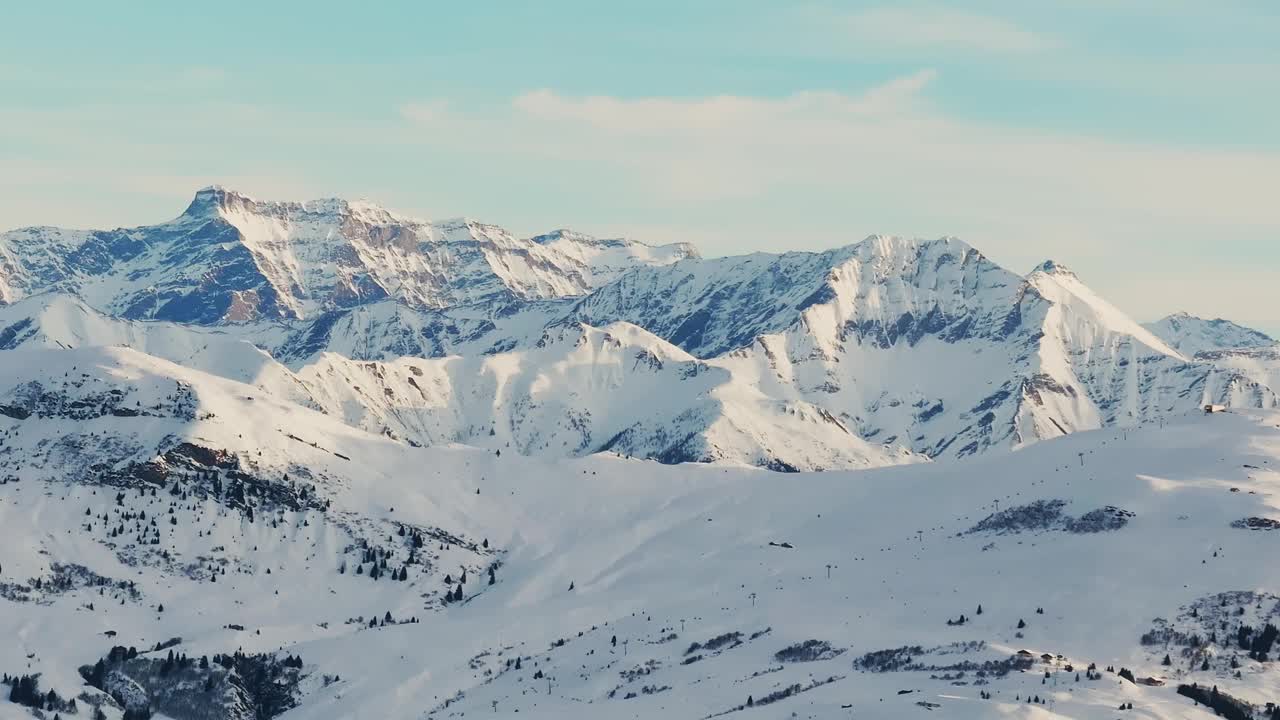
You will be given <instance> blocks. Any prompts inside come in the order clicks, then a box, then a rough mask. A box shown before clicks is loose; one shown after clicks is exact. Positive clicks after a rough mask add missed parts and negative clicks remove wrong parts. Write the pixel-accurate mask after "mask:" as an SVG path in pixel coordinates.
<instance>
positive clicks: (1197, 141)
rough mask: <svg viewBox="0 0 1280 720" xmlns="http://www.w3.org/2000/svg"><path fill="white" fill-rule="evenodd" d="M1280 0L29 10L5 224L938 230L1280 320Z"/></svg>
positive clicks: (738, 244)
mask: <svg viewBox="0 0 1280 720" xmlns="http://www.w3.org/2000/svg"><path fill="white" fill-rule="evenodd" d="M1277 37H1280V4H1277V3H1276V2H1274V0H1257V1H1256V2H1243V1H1240V2H1237V1H1233V0H1219V1H1218V2H1214V3H1204V2H1189V1H1187V2H1184V1H1183V0H1038V1H1037V2H1024V1H1021V0H1019V1H1013V0H1003V1H997V0H989V1H983V0H970V1H966V2H941V1H939V2H933V3H915V2H889V1H888V0H885V2H813V3H807V2H758V1H757V0H723V1H722V0H675V1H668V0H646V1H645V2H626V1H618V2H607V3H601V2H598V1H590V2H588V1H582V2H578V1H576V0H575V1H568V0H566V1H560V0H542V1H540V2H517V1H515V0H511V1H508V2H471V3H467V2H453V3H441V2H389V1H388V2H376V3H352V2H349V1H347V2H329V1H328V0H313V1H312V2H306V3H298V2H287V1H283V0H281V1H278V2H271V3H262V2H241V1H239V0H221V1H220V2H218V3H172V2H143V1H141V0H133V1H132V2H122V3H100V2H80V1H78V0H68V1H66V2H60V3H11V4H9V6H7V7H5V8H4V9H3V10H2V11H0V228H3V229H7V228H12V227H20V226H26V225H61V226H72V227H104V228H110V227H120V226H130V225H139V224H146V223H154V222H160V221H163V220H165V219H169V218H171V217H174V216H176V215H177V214H178V213H179V212H181V210H182V208H183V207H184V206H185V204H186V202H187V201H189V199H190V197H191V195H192V194H193V193H194V192H195V190H196V189H198V188H200V187H203V186H206V185H209V184H214V183H219V184H222V185H226V186H228V187H231V188H234V189H237V190H240V191H242V192H245V193H248V194H250V195H253V196H255V197H261V198H264V199H274V200H305V199H311V198H317V197H332V196H340V197H351V198H354V197H362V198H367V199H370V200H373V201H375V202H378V203H380V204H382V205H385V206H388V207H391V208H394V209H396V210H399V211H402V212H405V213H407V214H411V215H416V216H420V217H425V218H431V219H444V218H451V217H458V216H468V217H473V218H477V219H480V220H483V221H485V222H491V223H496V224H499V225H502V226H504V227H507V228H509V229H511V230H512V231H513V232H516V233H518V234H521V235H532V234H536V233H539V232H544V231H546V230H549V229H553V228H558V227H572V228H574V229H577V230H580V231H583V232H588V233H591V234H595V235H601V236H618V235H626V236H630V237H634V238H636V239H639V240H643V241H646V242H650V243H663V242H674V241H689V242H693V243H695V244H696V245H697V246H698V247H699V249H700V250H701V251H702V253H703V254H704V255H707V256H717V255H731V254H740V253H748V252H756V251H771V252H777V251H785V250H815V249H824V248H829V247H833V246H837V245H844V244H848V243H852V242H856V241H858V240H861V239H862V238H864V237H866V236H868V235H871V234H895V235H906V236H913V237H922V238H934V237H940V236H943V235H954V236H958V237H960V238H962V239H963V240H965V241H967V242H969V243H970V244H972V245H974V246H975V247H977V248H979V249H980V250H981V251H983V253H984V254H986V255H987V256H988V257H990V258H992V259H993V260H995V261H996V262H998V263H1001V264H1003V265H1005V266H1007V267H1009V268H1010V269H1013V270H1016V271H1019V272H1027V271H1029V270H1030V269H1031V268H1032V267H1033V266H1035V265H1036V264H1038V263H1039V262H1040V261H1042V260H1044V259H1046V258H1052V259H1054V260H1056V261H1058V262H1059V263H1061V264H1064V265H1066V266H1068V267H1070V268H1072V269H1073V270H1074V271H1075V272H1076V273H1077V274H1078V275H1080V276H1081V278H1082V279H1083V280H1084V281H1085V282H1086V283H1088V284H1089V285H1091V286H1092V287H1094V288H1095V289H1096V290H1098V291H1099V292H1100V293H1101V294H1103V295H1104V296H1105V297H1107V298H1109V299H1110V300H1111V301H1112V302H1114V303H1115V304H1116V305H1118V306H1119V307H1120V308H1121V309H1123V310H1125V311H1127V312H1129V313H1130V314H1132V315H1133V316H1135V317H1136V318H1137V319H1139V320H1150V319H1155V318H1157V317H1159V316H1162V315H1164V314H1167V313H1169V312H1173V311H1178V310H1183V311H1187V312H1191V313H1194V314H1199V315H1205V316H1215V317H1217V316H1221V317H1228V318H1231V319H1233V320H1236V321H1239V322H1242V323H1245V324H1249V325H1252V326H1254V327H1258V328H1260V329H1263V330H1266V331H1268V332H1271V333H1273V334H1276V335H1280V120H1278V119H1277V118H1278V117H1280V43H1278V42H1276V38H1277Z"/></svg>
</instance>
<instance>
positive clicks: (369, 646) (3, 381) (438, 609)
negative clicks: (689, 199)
mask: <svg viewBox="0 0 1280 720" xmlns="http://www.w3.org/2000/svg"><path fill="white" fill-rule="evenodd" d="M0 258H3V262H2V265H0V289H2V291H3V299H4V303H3V304H2V305H0V637H2V638H5V642H0V685H2V687H0V690H2V691H3V693H0V720H30V718H32V717H36V718H42V719H43V720H50V718H74V717H81V716H83V717H88V718H92V719H93V720H102V719H105V720H138V719H140V718H148V717H156V718H162V719H163V718H172V719H173V720H272V719H273V718H276V717H283V718H284V719H285V720H289V719H290V718H296V719H298V720H306V719H309V718H315V719H316V720H332V719H334V718H353V719H355V718H389V719H392V720H399V719H400V718H406V719H408V718H413V719H432V720H434V719H439V720H444V719H445V718H466V717H476V716H485V717H487V716H495V717H518V718H530V717H532V718H548V719H551V718H555V719H556V720H561V719H567V720H574V719H577V718H581V719H583V720H587V719H588V718H589V719H591V720H596V719H599V718H603V719H605V720H615V719H619V720H620V719H621V718H652V717H670V718H679V719H680V720H684V719H685V718H688V719H690V720H695V719H696V720H707V719H709V718H720V717H724V718H730V720H738V719H739V718H741V720H756V719H759V720H764V719H766V718H780V717H786V718H811V719H817V718H822V719H824V720H825V719H827V718H848V717H856V718H881V719H889V718H902V717H910V716H912V715H923V714H929V713H932V712H934V711H936V713H937V715H938V716H939V717H948V718H959V719H961V720H969V719H973V718H988V717H1025V718H1045V719H1046V720H1051V719H1054V718H1087V719H1093V718H1096V719H1098V720H1102V719H1106V720H1113V719H1114V718H1116V717H1121V718H1127V717H1143V718H1154V719H1157V720H1172V719H1173V718H1192V719H1193V720H1195V719H1199V718H1206V719H1207V718H1210V717H1214V716H1215V714H1216V715H1217V716H1226V717H1238V718H1245V717H1256V718H1275V717H1280V712H1278V711H1276V710H1275V706H1274V705H1270V706H1269V705H1268V704H1269V703H1274V702H1275V701H1277V700H1280V665H1278V664H1277V661H1276V657H1277V655H1278V654H1280V647H1276V646H1275V643H1276V641H1277V640H1278V639H1280V630H1277V629H1276V627H1277V625H1280V574H1278V571H1277V569H1276V565H1275V563H1274V562H1271V558H1272V557H1273V555H1274V551H1275V548H1274V547H1273V545H1274V541H1275V538H1276V537H1277V535H1276V533H1277V532H1280V399H1278V398H1277V394H1276V390H1277V389H1278V388H1280V347H1277V346H1276V344H1275V343H1273V342H1271V341H1270V340H1269V338H1266V337H1265V336H1262V335H1261V334H1260V333H1256V332H1253V331H1249V330H1247V329H1244V328H1240V327H1239V326H1235V325H1232V324H1230V323H1228V322H1226V321H1203V320H1199V319H1196V318H1191V317H1189V316H1185V315H1178V316H1170V317H1169V318H1166V319H1165V320H1162V321H1160V322H1157V323H1153V324H1150V325H1148V326H1143V325H1140V324H1139V323H1137V322H1135V321H1134V320H1132V319H1130V318H1128V317H1127V316H1126V315H1125V314H1124V313H1123V312H1121V311H1120V310H1118V309H1117V308H1115V307H1114V306H1112V305H1111V304H1109V303H1108V302H1107V301H1106V300H1104V299H1103V298H1101V297H1099V296H1098V294H1097V293H1095V292H1094V291H1092V290H1091V289H1090V288H1089V287H1088V286H1087V285H1086V284H1085V283H1084V282H1083V281H1082V280H1081V279H1080V278H1079V277H1077V276H1076V275H1075V274H1074V273H1072V272H1071V271H1070V270H1068V269H1067V268H1066V267H1065V266H1063V265H1062V264H1060V263H1056V262H1052V261H1048V262H1045V263H1043V264H1041V265H1040V266H1038V267H1036V268H1034V269H1033V270H1032V271H1031V272H1030V273H1028V274H1026V275H1022V274H1019V273H1017V272H1013V271H1011V270H1009V269H1006V268H1003V267H1001V266H999V265H997V264H996V263H994V262H992V261H991V260H989V259H988V258H986V257H985V256H983V255H982V253H981V252H980V251H978V250H977V249H975V248H974V247H971V246H969V245H968V244H966V243H964V242H962V241H960V240H958V239H955V238H941V239H938V240H930V241H922V240H911V239H904V238H893V237H882V236H874V237H871V238H868V239H866V240H863V241H861V242H857V243H853V244H850V245H848V246H846V247H841V248H837V249H834V250H829V251H826V252H817V253H808V252H791V253H785V254H779V255H771V254H756V255H750V256H745V257H731V258H712V259H704V258H701V257H699V256H698V255H697V253H696V252H695V251H694V250H693V249H692V248H691V247H689V246H685V245H673V246H664V247H651V246H648V245H644V244H643V243H640V242H636V241H632V240H601V239H597V238H592V237H590V236H587V235H582V234H579V233H575V232H572V231H568V230H559V231H555V232H553V233H548V234H546V235H542V236H537V237H532V238H527V239H522V238H519V237H517V236H516V235H514V234H512V233H510V232H507V231H505V230H503V229H501V228H498V227H496V226H492V225H484V224H481V223H475V222H471V221H456V222H442V223H436V222H427V221H422V220H414V219H410V218H405V217H403V216H401V215H399V214H396V213H393V212H390V211H387V210H384V209H381V208H378V207H376V206H374V205H371V204H368V203H355V202H346V201H340V200H326V201H316V202H309V203H277V202H262V201H257V200H253V199H250V198H248V197H246V196H244V195H241V194H238V193H235V192H232V191H229V190H224V189H220V188H211V189H207V190H202V191H200V192H199V193H197V195H196V198H195V200H194V201H193V202H192V203H191V206H190V207H189V208H188V209H187V211H186V212H184V213H183V214H182V215H181V216H179V217H178V218H177V219H175V220H173V221H171V222H168V223H162V224H160V225H154V226H147V227H142V228H132V229H122V230H111V231H71V230H58V229H53V228H28V229H21V230H15V231H11V232H8V233H4V234H3V235H0ZM1204 405H1220V406H1224V407H1223V408H1217V409H1219V410H1222V411H1220V412H1212V413H1205V412H1204V411H1203V406H1204ZM1012 450H1017V452H1010V451H1012ZM961 458H963V459H964V460H963V461H960V459H961ZM770 470H782V471H800V472H794V473H788V474H782V473H779V472H771V471H770ZM811 470H822V471H823V472H820V473H818V472H805V471H811ZM6 700H8V702H6ZM1210 708H1212V710H1211V709H1210Z"/></svg>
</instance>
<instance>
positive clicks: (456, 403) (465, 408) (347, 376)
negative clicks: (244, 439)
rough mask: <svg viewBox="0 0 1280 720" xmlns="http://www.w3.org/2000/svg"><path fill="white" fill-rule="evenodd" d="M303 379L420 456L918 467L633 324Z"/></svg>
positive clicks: (330, 367)
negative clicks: (433, 449) (454, 447)
mask: <svg viewBox="0 0 1280 720" xmlns="http://www.w3.org/2000/svg"><path fill="white" fill-rule="evenodd" d="M298 376H299V378H300V380H301V382H302V383H303V384H304V385H305V386H306V387H307V388H309V390H310V392H311V395H312V397H314V398H315V400H316V402H317V403H318V404H319V405H320V406H321V407H324V408H327V409H329V410H330V412H331V413H332V414H334V415H335V416H336V417H342V418H343V419H344V420H345V421H346V422H347V423H348V424H351V425H353V426H356V427H361V428H364V429H366V430H369V431H370V432H377V433H381V434H385V435H388V436H391V437H396V438H401V439H405V440H407V441H408V442H410V443H412V444H417V445H439V444H445V443H450V442H456V443H463V444H467V445H473V446H478V447H486V448H494V449H497V450H499V451H504V452H516V453H520V454H522V455H551V456H566V455H568V456H578V455H585V454H590V453H595V452H611V453H619V454H623V455H627V456H631V457H640V458H654V459H659V460H661V461H663V462H668V463H672V462H729V463H735V464H747V465H762V466H767V467H772V468H775V469H787V470H796V469H800V470H820V469H829V468H838V467H843V468H850V467H867V466H882V465H889V464H894V463H897V462H909V461H911V460H913V459H917V460H918V459H919V458H913V457H912V456H911V454H910V453H907V452H904V451H902V450H900V449H894V448H890V447H881V446H880V445H874V444H871V443H868V442H865V441H863V440H862V439H861V438H859V437H858V436H857V435H855V434H854V433H853V432H852V431H851V430H850V429H849V428H847V427H845V426H844V425H843V423H841V422H840V421H838V420H837V419H835V418H833V417H831V416H830V415H829V414H827V413H826V412H824V411H822V410H820V409H819V408H817V407H815V406H813V405H812V404H811V403H807V402H804V401H790V402H783V401H780V400H778V399H775V398H772V397H769V396H767V395H766V394H764V393H762V392H759V391H758V390H756V389H755V388H753V387H750V386H749V385H746V384H744V383H742V382H739V381H737V380H736V379H735V378H734V377H733V376H732V375H731V373H730V372H729V371H727V370H725V369H723V368H719V367H715V366H713V365H710V364H708V363H706V362H703V361H699V360H697V359H695V358H693V357H692V356H690V355H688V354H687V353H685V352H684V351H682V350H680V349H679V348H676V347H674V346H672V345H671V344H669V343H667V342H665V341H663V340H662V339H660V338H657V337H655V336H653V335H651V334H649V333H648V332H645V331H644V330H641V329H640V328H637V327H635V326H634V325H630V324H627V323H615V324H613V325H610V326H608V327H605V328H593V327H591V326H587V325H581V324H577V323H569V324H565V325H556V326H551V327H548V328H547V329H546V330H545V331H544V332H543V334H542V336H541V337H540V338H539V339H538V341H537V342H536V343H534V345H533V346H532V347H530V348H528V349H520V350H514V351H510V352H503V353H497V354H492V355H485V356H479V357H472V358H467V357H458V356H455V357H448V358H441V359H431V360H421V359H409V358H402V359H399V360H396V361H392V362H353V361H351V360H349V359H347V358H346V357H343V356H340V355H334V354H329V355H325V356H324V357H322V358H320V359H319V360H317V361H316V362H313V363H310V364H308V365H306V366H305V367H303V368H302V369H300V370H299V371H298Z"/></svg>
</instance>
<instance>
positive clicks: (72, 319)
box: [0, 187, 1280, 470]
mask: <svg viewBox="0 0 1280 720" xmlns="http://www.w3.org/2000/svg"><path fill="white" fill-rule="evenodd" d="M0 258H3V265H2V266H0V297H3V298H4V299H5V300H6V302H7V303H8V305H7V306H6V307H4V308H2V309H0V347H6V348H16V347H25V346H42V347H57V346H62V347H82V346H85V345H124V346H126V347H131V348H134V349H137V350H141V351H143V352H147V353H151V354H154V355H156V356H158V357H161V358H164V359H168V360H171V361H174V362H179V363H184V364H188V365H194V366H196V367H199V368H200V369H203V370H206V371H209V372H212V373H213V374H216V375H221V376H223V377H228V378H231V379H235V380H240V381H251V382H254V383H256V384H259V385H260V386H261V387H263V389H265V390H268V391H270V392H273V393H275V394H277V395H279V396H280V397H282V398H286V399H289V400H290V401H294V402H300V403H303V404H304V406H306V407H311V408H314V409H318V410H321V411H322V412H326V413H329V414H331V415H333V416H334V417H338V418H342V419H344V421H346V422H349V423H351V424H352V425H353V426H355V427H359V428H361V429H365V430H369V431H372V432H375V433H378V434H382V435H385V436H387V437H391V438H395V439H399V440H401V441H403V442H406V443H409V444H416V445H436V444H441V443H449V442H459V443H465V444H471V445H478V446H483V447H494V448H502V449H507V450H509V451H511V452H518V453H522V454H551V455H562V456H580V455H586V454H591V453H596V452H604V451H610V452H615V453H621V454H626V455H630V456H635V457H643V458H653V459H659V460H662V461H665V462H681V461H704V462H732V463H742V464H750V465H762V466H766V467H772V468H775V469H785V470H816V469H833V468H854V467H865V466H871V465H883V464H892V463H897V462H906V461H916V460H921V459H927V458H944V457H963V456H967V455H972V454H975V453H980V452H985V451H988V450H993V449H995V450H1000V449H1013V448H1018V447H1022V446H1024V445H1027V444H1030V443H1033V442H1036V441H1038V440H1042V439H1045V438H1049V437H1056V436H1058V435H1063V434H1067V433H1071V432H1075V431H1078V430H1086V429H1094V428H1099V427H1108V426H1125V427H1128V426H1135V425H1139V424H1142V423H1150V422H1159V421H1160V420H1161V419H1162V418H1164V417H1166V416H1170V415H1176V414H1179V413H1182V412H1185V411H1186V410H1188V409H1191V408H1195V407H1199V406H1201V405H1204V404H1224V405H1229V406H1232V407H1255V408H1270V407H1275V406H1276V405H1277V404H1278V403H1280V399H1278V398H1277V394H1276V392H1275V385H1276V383H1275V376H1274V373H1272V372H1271V370H1270V368H1271V365H1270V364H1268V362H1266V361H1265V359H1263V360H1259V359H1257V358H1253V359H1252V360H1249V361H1247V362H1246V361H1243V360H1241V358H1240V357H1239V356H1237V355H1232V356H1230V358H1228V357H1227V356H1226V355H1222V354H1221V352H1219V355H1216V356H1214V355H1209V356H1206V355H1204V353H1205V351H1227V350H1232V351H1234V350H1236V349H1237V348H1241V347H1245V346H1249V347H1253V348H1256V346H1259V345H1267V346H1271V345H1273V343H1268V342H1267V340H1268V339H1267V338H1266V337H1265V336H1263V335H1261V334H1260V333H1256V332H1254V331H1249V330H1247V329H1245V328H1240V327H1239V326H1235V325H1232V324H1230V323H1227V322H1226V321H1200V320H1197V319H1195V318H1190V317H1189V316H1185V315H1179V316H1170V317H1169V318H1166V319H1165V320H1162V321H1160V322H1159V323H1154V324H1152V325H1150V326H1148V327H1143V326H1141V325H1139V324H1138V323H1136V322H1134V321H1133V320H1131V319H1129V318H1128V317H1126V316H1125V315H1124V314H1123V313H1122V312H1120V311H1119V310H1117V309H1116V308H1114V307H1113V306H1111V305H1110V304H1108V303H1107V302H1106V301H1105V300H1103V299H1102V298H1100V297H1099V296H1098V295H1097V294H1096V293H1094V292H1093V291H1092V290H1090V289H1089V288H1088V287H1087V286H1086V285H1085V284H1084V283H1083V282H1082V281H1081V280H1080V279H1079V278H1077V277H1076V276H1075V275H1074V274H1073V273H1072V272H1071V271H1069V270H1067V269H1066V268H1065V267H1064V266H1062V265H1061V264H1058V263H1054V262H1052V261H1048V262H1046V263H1044V264H1042V265H1041V266H1040V267H1037V268H1036V269H1034V270H1033V271H1032V272H1031V273H1029V274H1027V275H1025V276H1024V275H1020V274H1018V273H1015V272H1013V271H1010V270H1008V269H1005V268H1002V267H1000V266H999V265H997V264H995V263H993V262H992V261H991V260H989V259H988V258H986V257H985V256H983V255H982V253H981V252H979V251H978V250H977V249H975V248H973V247H971V246H969V245H968V244H966V243H964V242H962V241H960V240H958V239H955V238H942V239H939V240H932V241H920V240H910V239H905V238H894V237H883V236H873V237H871V238H868V239H866V240H863V241H861V242H858V243H854V244H851V245H848V246H845V247H841V248H837V249H834V250H829V251H826V252H819V253H812V252H790V253H785V254H781V255H770V254H765V253H757V254H754V255H748V256H742V257H728V258H712V259H704V258H701V257H700V256H699V255H698V253H697V252H696V251H695V250H694V249H693V248H692V247H691V246H688V245H682V244H681V245H668V246H662V247H652V246H648V245H645V244H643V243H640V242H637V241H633V240H624V239H616V240H601V239H597V238H593V237H590V236H587V235H584V234H581V233H575V232H572V231H568V230H558V231H555V232H552V233H548V234H546V235H540V236H536V237H532V238H528V239H522V238H518V237H516V236H515V235H514V234H512V233H510V232H507V231H505V230H503V229H502V228H500V227H497V226H494V225H487V224H483V223H478V222H473V221H447V222H428V221H423V220H416V219H412V218H407V217H404V216H402V215H400V214H397V213H394V212H391V211H388V210H385V209H383V208H380V207H378V206H376V205H373V204H371V203H367V202H349V201H344V200H320V201H313V202H306V203H287V202H265V201H259V200H254V199H252V198H249V197H246V196H245V195H242V194H240V193H236V192H234V191H231V190H226V189H223V188H218V187H213V188H206V189H204V190H201V191H199V192H197V193H196V195H195V198H194V199H193V201H192V202H191V204H190V206H189V207H188V208H187V209H186V211H185V212H184V213H182V215H180V216H179V217H178V218H176V219H175V220H173V221H170V222H167V223H162V224H159V225H153V226H146V227H140V228H131V229H120V230H111V231H69V230H58V229H54V228H27V229H21V230H15V231H11V232H8V233H5V234H3V235H2V236H0ZM1197 355H1199V356H1198V357H1197ZM410 358H412V359H413V360H410ZM410 381H412V382H410Z"/></svg>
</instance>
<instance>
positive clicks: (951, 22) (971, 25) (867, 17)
mask: <svg viewBox="0 0 1280 720" xmlns="http://www.w3.org/2000/svg"><path fill="white" fill-rule="evenodd" d="M829 19H831V20H834V21H835V22H836V23H837V25H838V27H839V28H841V29H843V30H844V32H845V34H846V36H847V39H848V40H849V41H851V42H856V43H859V44H862V45H866V46H871V47H878V48H886V49H905V50H920V49H939V50H960V51H981V52H990V53H1026V52H1034V51H1038V50H1045V49H1048V48H1052V47H1056V46H1058V45H1059V44H1060V41H1059V40H1058V38H1056V37H1054V36H1052V35H1048V34H1045V33H1040V32H1036V31H1033V30H1030V29H1028V28H1025V27H1022V26H1020V25H1018V24H1017V23H1014V22H1012V21H1010V20H1006V19H1004V18H1000V17H994V16H989V15H979V14H975V13H968V12H964V11H961V10H954V9H950V8H945V7H941V6H923V7H898V6H893V7H889V6H886V7H879V8H870V9H867V10H862V11H859V12H854V13H849V14H844V15H840V16H837V17H835V18H829Z"/></svg>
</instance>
